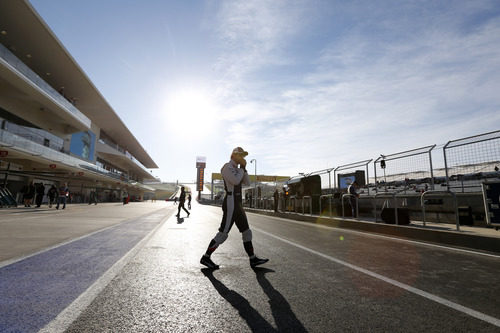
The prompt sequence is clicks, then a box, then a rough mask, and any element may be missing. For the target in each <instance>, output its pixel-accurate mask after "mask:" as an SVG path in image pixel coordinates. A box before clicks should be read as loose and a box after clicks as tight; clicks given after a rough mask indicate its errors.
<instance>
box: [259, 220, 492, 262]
mask: <svg viewBox="0 0 500 333" xmlns="http://www.w3.org/2000/svg"><path fill="white" fill-rule="evenodd" d="M249 214H253V215H258V216H265V217H268V218H271V219H276V220H279V221H282V222H288V223H295V224H300V225H304V226H308V227H315V228H323V229H333V230H338V231H342V232H343V233H351V234H357V235H363V236H366V237H371V238H383V239H390V240H393V241H397V242H402V243H412V244H417V245H423V246H429V247H436V248H440V249H445V250H451V251H456V252H463V253H469V254H475V255H481V256H486V257H493V258H498V259H500V255H496V254H490V253H484V252H478V251H473V250H465V249H461V248H458V247H450V246H445V245H437V244H432V243H426V242H419V241H414V240H409V239H404V238H398V237H391V236H384V235H379V234H374V233H370V232H368V231H357V230H351V229H346V228H337V227H331V226H327V225H322V224H314V223H311V222H302V221H295V220H289V219H285V218H282V217H276V216H269V215H261V214H257V213H249ZM252 229H253V227H252ZM499 241H500V240H499Z"/></svg>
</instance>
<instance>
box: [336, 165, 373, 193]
mask: <svg viewBox="0 0 500 333" xmlns="http://www.w3.org/2000/svg"><path fill="white" fill-rule="evenodd" d="M372 161H373V159H370V160H365V161H359V162H354V163H349V164H344V165H339V166H338V167H336V168H335V169H334V170H333V181H334V187H335V188H336V187H338V186H339V184H338V181H337V175H339V174H340V173H341V172H342V173H350V172H355V171H358V169H359V168H363V169H364V171H366V173H365V184H368V183H370V176H369V171H368V166H369V164H370V163H371V162H372Z"/></svg>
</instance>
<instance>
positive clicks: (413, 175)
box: [373, 145, 436, 192]
mask: <svg viewBox="0 0 500 333" xmlns="http://www.w3.org/2000/svg"><path fill="white" fill-rule="evenodd" d="M434 147H436V145H432V146H425V147H420V148H416V149H411V150H406V151H403V152H399V153H395V154H390V155H383V154H382V155H380V157H379V158H377V159H376V160H375V161H374V162H373V170H374V175H375V184H376V186H377V191H378V190H383V191H385V192H387V191H388V190H391V191H404V190H406V189H409V188H410V187H411V188H412V190H415V189H419V188H422V190H425V191H426V190H429V189H430V190H433V189H434V173H433V168H432V150H433V149H434Z"/></svg>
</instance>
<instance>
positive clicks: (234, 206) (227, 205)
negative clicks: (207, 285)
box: [207, 160, 254, 257]
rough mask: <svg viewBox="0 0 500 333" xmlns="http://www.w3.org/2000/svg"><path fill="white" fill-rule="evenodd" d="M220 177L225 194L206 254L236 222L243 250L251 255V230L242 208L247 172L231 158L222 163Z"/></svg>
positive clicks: (224, 238)
mask: <svg viewBox="0 0 500 333" xmlns="http://www.w3.org/2000/svg"><path fill="white" fill-rule="evenodd" d="M221 174H222V178H223V179H224V187H225V190H226V196H225V197H224V202H223V203H222V211H223V215H222V221H221V224H220V227H219V232H218V233H217V234H216V235H215V237H214V239H213V240H212V241H211V242H210V245H209V247H208V250H207V254H208V255H210V254H211V253H212V252H213V251H215V249H216V248H217V247H218V246H219V245H220V244H222V243H224V241H225V240H226V239H227V237H228V233H229V231H230V230H231V227H232V226H233V223H236V226H237V227H238V230H239V231H240V232H241V235H242V238H243V246H244V247H245V251H246V252H247V254H248V255H249V256H250V257H251V256H253V255H254V253H253V246H252V231H251V230H250V228H249V226H248V220H247V216H246V214H245V211H244V210H243V203H242V195H241V185H250V179H249V177H248V173H247V172H246V170H245V169H243V168H238V165H237V164H236V162H234V161H233V160H230V161H229V162H228V163H226V164H224V166H223V167H222V169H221Z"/></svg>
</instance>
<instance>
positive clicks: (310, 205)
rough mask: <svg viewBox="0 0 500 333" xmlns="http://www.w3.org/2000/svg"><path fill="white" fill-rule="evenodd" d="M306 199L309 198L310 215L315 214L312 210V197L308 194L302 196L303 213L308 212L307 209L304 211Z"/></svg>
mask: <svg viewBox="0 0 500 333" xmlns="http://www.w3.org/2000/svg"><path fill="white" fill-rule="evenodd" d="M306 199H309V215H311V216H312V214H313V211H312V197H310V196H307V195H306V196H303V197H302V215H305V214H306V213H305V211H304V202H305V200H306Z"/></svg>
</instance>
